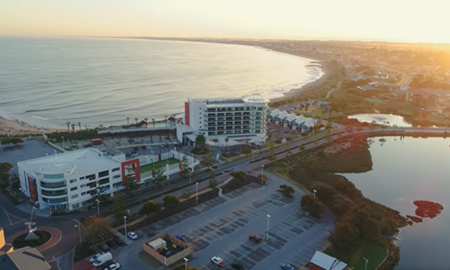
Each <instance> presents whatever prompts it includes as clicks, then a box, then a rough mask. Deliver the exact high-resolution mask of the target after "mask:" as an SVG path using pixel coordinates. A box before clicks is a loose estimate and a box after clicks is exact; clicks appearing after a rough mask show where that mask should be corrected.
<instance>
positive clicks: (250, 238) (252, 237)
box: [248, 234, 261, 244]
mask: <svg viewBox="0 0 450 270" xmlns="http://www.w3.org/2000/svg"><path fill="white" fill-rule="evenodd" d="M248 239H249V240H251V241H253V242H255V243H256V244H258V243H261V237H259V236H257V235H256V234H252V235H250V236H249V237H248Z"/></svg>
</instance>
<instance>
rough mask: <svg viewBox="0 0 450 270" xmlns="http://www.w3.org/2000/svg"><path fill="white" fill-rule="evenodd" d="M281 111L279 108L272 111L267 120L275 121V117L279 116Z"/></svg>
mask: <svg viewBox="0 0 450 270" xmlns="http://www.w3.org/2000/svg"><path fill="white" fill-rule="evenodd" d="M280 113H281V111H280V110H278V109H275V110H273V111H271V112H270V113H269V115H268V116H267V120H269V121H272V122H275V117H277V116H278V115H279V114H280Z"/></svg>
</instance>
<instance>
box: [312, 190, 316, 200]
mask: <svg viewBox="0 0 450 270" xmlns="http://www.w3.org/2000/svg"><path fill="white" fill-rule="evenodd" d="M313 191H314V200H316V192H317V190H315V189H313Z"/></svg>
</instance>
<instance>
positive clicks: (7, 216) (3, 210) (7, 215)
mask: <svg viewBox="0 0 450 270" xmlns="http://www.w3.org/2000/svg"><path fill="white" fill-rule="evenodd" d="M2 209H3V211H4V212H5V214H6V216H7V217H8V220H9V225H11V224H12V222H11V219H10V218H9V214H8V212H6V210H5V208H4V207H3V206H2Z"/></svg>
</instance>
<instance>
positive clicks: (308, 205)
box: [300, 193, 324, 218]
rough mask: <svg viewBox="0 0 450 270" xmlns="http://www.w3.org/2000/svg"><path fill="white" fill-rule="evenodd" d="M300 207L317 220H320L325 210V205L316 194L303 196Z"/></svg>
mask: <svg viewBox="0 0 450 270" xmlns="http://www.w3.org/2000/svg"><path fill="white" fill-rule="evenodd" d="M300 207H301V208H302V209H304V210H305V211H308V213H309V214H310V215H311V216H313V217H316V218H320V214H321V213H322V212H323V210H324V206H323V203H322V202H320V201H319V200H318V199H317V198H316V197H314V194H311V193H310V194H305V195H303V196H302V200H301V202H300Z"/></svg>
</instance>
